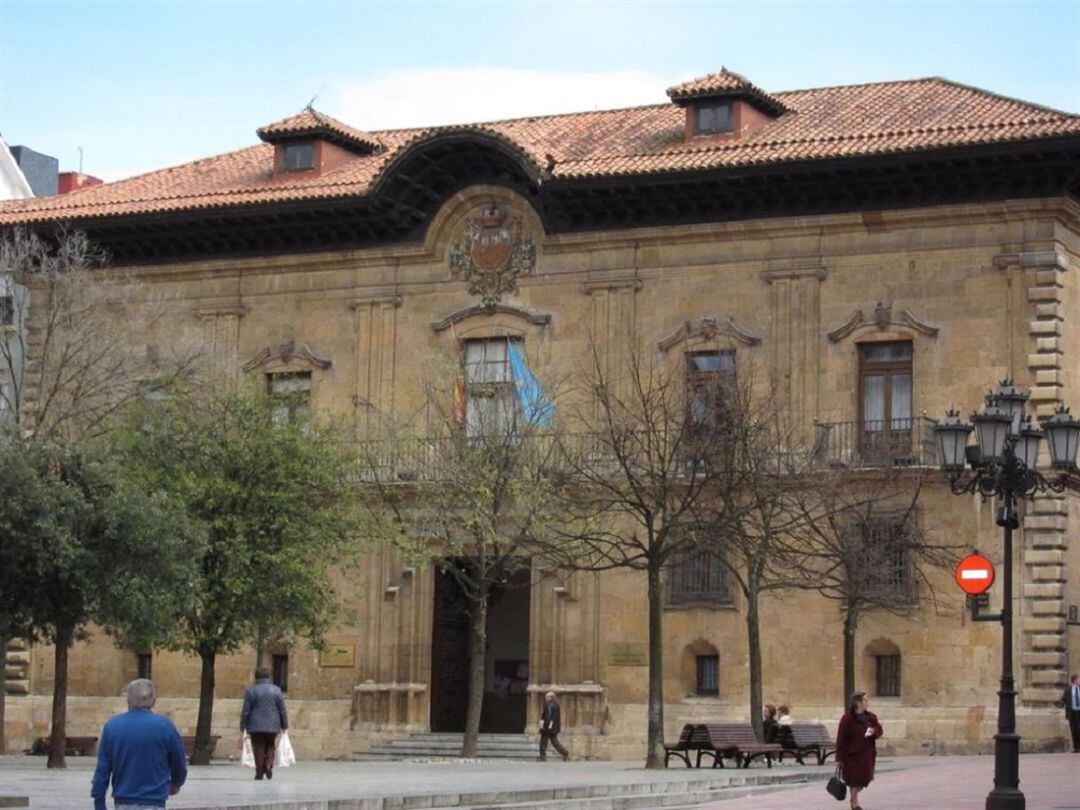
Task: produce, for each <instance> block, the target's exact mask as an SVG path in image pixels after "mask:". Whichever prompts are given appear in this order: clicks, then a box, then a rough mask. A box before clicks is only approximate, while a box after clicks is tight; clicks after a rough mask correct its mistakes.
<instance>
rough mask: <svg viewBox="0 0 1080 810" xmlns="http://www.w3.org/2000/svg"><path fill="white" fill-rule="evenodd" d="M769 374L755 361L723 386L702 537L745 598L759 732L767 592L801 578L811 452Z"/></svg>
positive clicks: (753, 716) (753, 718) (751, 693)
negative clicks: (719, 439)
mask: <svg viewBox="0 0 1080 810" xmlns="http://www.w3.org/2000/svg"><path fill="white" fill-rule="evenodd" d="M778 390H779V389H778V386H777V385H776V384H775V380H774V379H773V377H772V375H771V374H770V373H769V372H768V371H767V370H766V369H763V368H759V367H757V366H755V365H754V364H752V363H744V364H741V365H740V368H739V378H738V381H737V382H736V383H735V384H734V385H731V386H729V388H728V389H727V390H726V391H725V394H726V397H727V400H726V401H727V406H726V408H725V414H724V422H723V427H724V429H723V441H722V442H719V443H717V446H716V448H715V450H716V451H717V452H716V455H715V457H714V459H713V463H712V467H713V469H712V474H711V476H710V478H711V480H710V492H709V495H710V497H709V498H708V499H706V500H704V501H703V504H702V505H703V510H702V511H703V513H704V516H705V519H704V520H703V521H702V525H703V530H702V531H701V532H699V534H698V539H699V542H700V544H701V545H702V546H703V547H704V548H706V549H708V550H710V551H711V552H712V553H713V554H714V555H715V557H717V558H718V559H719V560H720V561H721V563H722V564H723V566H724V567H725V569H726V570H727V573H728V576H729V577H730V579H731V580H732V581H734V583H735V585H736V587H737V589H738V591H739V592H740V593H741V594H742V598H743V601H744V603H745V610H746V613H745V619H746V635H747V650H748V658H749V669H750V672H749V676H750V691H749V696H748V697H749V709H750V720H751V723H752V724H753V726H754V730H755V732H756V733H757V735H758V737H759V738H761V736H762V725H761V724H762V715H761V709H762V701H763V695H762V682H763V662H762V655H761V613H760V604H761V599H762V597H763V596H766V595H769V594H777V593H780V592H783V591H785V590H789V589H791V588H793V587H797V586H799V585H801V584H803V583H804V581H805V580H804V573H805V567H806V559H807V552H806V550H805V549H804V548H802V543H801V538H802V537H803V535H804V533H805V524H806V520H807V515H806V514H805V513H804V512H803V510H801V509H800V508H799V507H800V506H802V505H805V504H806V502H807V501H806V497H805V492H806V490H807V488H808V487H811V486H812V485H813V478H814V476H813V470H812V466H811V465H812V454H811V452H810V448H808V447H807V446H806V444H805V442H804V441H803V436H802V434H801V432H800V431H799V430H798V429H797V428H796V427H795V426H794V425H793V423H792V421H791V419H790V411H789V409H788V407H787V402H786V401H785V400H784V399H783V398H782V397H781V396H780V395H779V393H778Z"/></svg>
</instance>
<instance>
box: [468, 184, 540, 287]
mask: <svg viewBox="0 0 1080 810" xmlns="http://www.w3.org/2000/svg"><path fill="white" fill-rule="evenodd" d="M535 266H536V245H534V244H533V241H532V237H530V236H528V235H526V234H525V233H524V227H523V225H522V220H521V217H520V216H519V215H517V214H508V213H507V212H506V211H505V210H504V209H503V208H501V207H500V206H498V205H496V204H495V203H494V202H492V203H490V204H489V205H488V206H487V207H485V208H484V210H483V211H482V212H481V214H480V216H478V217H474V218H473V219H470V220H468V221H467V222H466V223H465V233H464V235H463V237H462V239H461V241H460V242H455V243H454V244H453V245H452V246H451V247H450V271H451V272H452V273H453V274H454V277H455V278H460V279H463V280H465V281H467V282H469V292H470V293H472V294H473V295H479V296H480V297H481V299H482V301H483V304H484V306H492V305H494V304H495V303H497V302H498V301H499V300H500V299H501V298H502V296H503V295H505V294H507V293H512V292H514V291H515V290H516V289H517V280H518V276H525V275H529V274H530V273H532V271H533V269H534V268H535Z"/></svg>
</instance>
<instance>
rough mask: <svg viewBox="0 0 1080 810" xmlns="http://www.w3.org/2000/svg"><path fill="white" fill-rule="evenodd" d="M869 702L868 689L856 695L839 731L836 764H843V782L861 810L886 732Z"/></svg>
mask: <svg viewBox="0 0 1080 810" xmlns="http://www.w3.org/2000/svg"><path fill="white" fill-rule="evenodd" d="M869 705H870V701H868V700H867V699H866V693H865V692H856V693H855V694H853V695H852V696H851V700H850V701H849V702H848V710H847V711H846V712H844V716H843V717H841V718H840V728H839V729H838V730H837V732H836V764H837V765H839V766H840V769H841V773H842V775H843V778H844V783H845V784H846V785H847V786H848V788H850V789H851V792H850V794H849V796H850V798H851V808H852V810H862V808H861V807H860V806H859V793H860V791H862V789H863V788H865V787H866V786H867V785H869V784H870V783H871V782H872V781H873V780H874V764H875V763H876V762H877V742H876V741H877V738H878V737H880V736H881V735H882V734H884V733H885V732H884V731H882V728H881V723H879V722H878V719H877V717H876V716H875V715H874V713H873V712H870V711H867V707H868V706H869Z"/></svg>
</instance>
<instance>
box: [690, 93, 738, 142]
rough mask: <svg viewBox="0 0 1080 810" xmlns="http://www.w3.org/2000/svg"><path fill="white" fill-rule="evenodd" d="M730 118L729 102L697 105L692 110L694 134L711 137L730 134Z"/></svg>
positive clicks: (711, 102)
mask: <svg viewBox="0 0 1080 810" xmlns="http://www.w3.org/2000/svg"><path fill="white" fill-rule="evenodd" d="M731 130H732V116H731V102H730V101H710V102H705V103H704V104H698V105H697V106H696V107H695V109H694V134H695V135H712V134H715V133H717V132H731Z"/></svg>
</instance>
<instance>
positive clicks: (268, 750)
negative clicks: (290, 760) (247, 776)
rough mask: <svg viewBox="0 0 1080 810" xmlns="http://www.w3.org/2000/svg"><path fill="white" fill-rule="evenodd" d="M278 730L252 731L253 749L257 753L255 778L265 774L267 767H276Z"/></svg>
mask: <svg viewBox="0 0 1080 810" xmlns="http://www.w3.org/2000/svg"><path fill="white" fill-rule="evenodd" d="M275 743H277V732H274V731H252V732H251V751H252V753H253V754H255V778H256V779H258V778H259V777H261V776H263V775H264V774H265V773H266V771H267V769H269V768H273V767H274V747H275Z"/></svg>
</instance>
